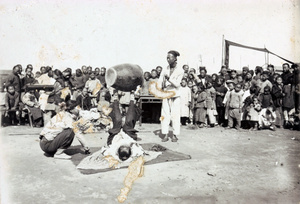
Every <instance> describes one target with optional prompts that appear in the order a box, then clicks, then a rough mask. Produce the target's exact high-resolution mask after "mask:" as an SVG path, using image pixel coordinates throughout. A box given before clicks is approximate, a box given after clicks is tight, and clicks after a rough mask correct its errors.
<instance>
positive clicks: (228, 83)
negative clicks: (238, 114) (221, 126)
mask: <svg viewBox="0 0 300 204" xmlns="http://www.w3.org/2000/svg"><path fill="white" fill-rule="evenodd" d="M226 86H227V88H228V91H227V92H226V94H225V97H224V99H223V104H224V106H225V120H228V110H229V96H230V93H231V91H233V90H234V87H235V84H234V82H233V81H231V80H227V81H226Z"/></svg>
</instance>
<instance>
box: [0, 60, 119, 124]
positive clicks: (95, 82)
mask: <svg viewBox="0 0 300 204" xmlns="http://www.w3.org/2000/svg"><path fill="white" fill-rule="evenodd" d="M22 70H23V69H22V66H21V65H20V64H18V65H16V66H14V67H13V71H12V73H11V74H10V75H9V76H7V78H6V79H5V80H4V81H3V82H1V85H2V92H3V91H4V92H6V94H5V96H4V97H5V104H4V105H2V106H1V113H2V115H1V117H2V124H3V125H9V124H18V125H20V124H22V123H23V122H25V120H26V119H25V116H26V114H28V113H29V117H32V120H33V126H37V127H40V126H42V125H43V124H45V123H46V122H47V121H49V120H50V118H51V117H52V116H53V115H55V114H56V113H57V112H58V111H59V104H60V103H61V102H69V107H71V108H74V107H76V106H78V107H80V108H81V109H83V110H90V109H91V108H93V107H97V105H98V101H99V100H101V99H102V100H104V99H105V100H110V99H109V98H105V97H107V94H106V93H107V89H106V83H105V72H106V68H105V67H102V68H95V69H94V70H92V67H90V66H88V67H86V66H82V68H81V69H76V71H75V73H72V69H71V68H67V69H65V70H64V71H60V70H58V69H55V70H53V69H52V67H49V66H46V67H44V66H43V67H41V68H40V71H37V72H36V73H35V74H34V73H33V72H32V71H33V67H32V65H31V64H29V65H27V67H26V69H25V73H24V72H23V71H22ZM32 85H33V86H32ZM121 94H122V93H121Z"/></svg>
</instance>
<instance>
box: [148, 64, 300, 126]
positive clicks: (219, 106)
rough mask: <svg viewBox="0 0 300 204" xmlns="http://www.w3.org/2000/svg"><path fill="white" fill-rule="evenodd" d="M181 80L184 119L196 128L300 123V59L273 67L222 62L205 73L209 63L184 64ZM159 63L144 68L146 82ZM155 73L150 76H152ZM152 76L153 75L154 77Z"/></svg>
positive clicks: (297, 124)
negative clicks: (237, 67)
mask: <svg viewBox="0 0 300 204" xmlns="http://www.w3.org/2000/svg"><path fill="white" fill-rule="evenodd" d="M182 68H183V71H184V77H183V79H182V83H181V86H182V87H181V88H182V91H181V124H182V125H187V124H190V125H192V126H191V127H192V128H203V127H215V126H223V127H226V128H236V129H240V128H245V129H250V130H259V129H271V130H275V129H276V127H277V128H288V129H299V97H300V96H299V94H300V85H299V65H298V64H293V65H291V66H290V65H289V64H288V63H285V64H283V65H282V69H283V70H282V72H279V73H277V72H275V69H274V66H273V65H271V64H269V65H268V66H267V67H265V68H263V67H260V66H257V67H255V69H254V71H253V70H251V69H249V67H243V68H242V70H241V71H240V72H238V71H236V70H232V69H228V68H227V67H226V66H222V67H221V70H220V72H219V73H214V74H212V75H208V74H207V70H206V68H205V67H199V75H197V74H196V69H194V68H189V66H188V65H184V66H183V67H182ZM159 74H160V68H159V67H158V69H153V70H152V71H151V73H150V72H145V73H144V78H145V81H146V82H145V87H144V88H143V93H144V94H146V95H147V94H149V93H148V92H147V90H148V88H147V85H148V84H149V83H150V82H151V81H153V80H157V77H156V76H157V75H159ZM151 76H152V77H151ZM153 76H154V77H153Z"/></svg>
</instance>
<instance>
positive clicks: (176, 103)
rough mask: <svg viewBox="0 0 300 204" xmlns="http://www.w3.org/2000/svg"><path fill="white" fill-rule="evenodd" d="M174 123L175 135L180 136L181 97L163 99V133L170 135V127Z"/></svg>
mask: <svg viewBox="0 0 300 204" xmlns="http://www.w3.org/2000/svg"><path fill="white" fill-rule="evenodd" d="M171 121H172V127H173V134H174V135H176V136H178V135H179V134H180V97H175V98H170V99H163V101H162V107H161V132H162V134H168V133H169V125H170V122H171Z"/></svg>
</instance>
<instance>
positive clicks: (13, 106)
mask: <svg viewBox="0 0 300 204" xmlns="http://www.w3.org/2000/svg"><path fill="white" fill-rule="evenodd" d="M19 101H20V95H19V93H18V92H16V91H15V87H14V86H13V85H9V86H8V87H7V93H6V95H5V110H6V112H5V116H6V117H7V116H8V118H9V123H10V124H12V125H15V124H17V123H18V120H19V117H20V112H19ZM19 122H20V120H19Z"/></svg>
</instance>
